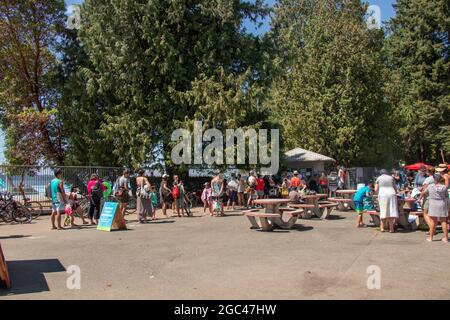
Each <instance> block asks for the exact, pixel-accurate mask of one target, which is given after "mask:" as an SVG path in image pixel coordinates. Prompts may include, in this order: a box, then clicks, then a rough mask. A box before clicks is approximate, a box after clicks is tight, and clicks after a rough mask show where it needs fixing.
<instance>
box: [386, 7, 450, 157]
mask: <svg viewBox="0 0 450 320" xmlns="http://www.w3.org/2000/svg"><path fill="white" fill-rule="evenodd" d="M395 7H396V11H397V14H396V16H395V17H394V18H393V19H392V20H391V21H390V23H389V37H388V38H387V41H386V46H385V50H386V55H387V57H388V67H389V68H390V70H391V76H390V81H389V83H388V85H387V88H388V93H389V95H388V98H389V100H390V103H392V104H393V105H394V106H395V109H396V110H397V112H396V116H397V117H396V126H395V128H396V129H397V131H398V135H399V145H401V146H402V150H404V158H405V159H406V160H409V161H416V160H421V161H429V162H439V161H440V156H439V155H440V150H441V149H444V150H445V151H446V153H447V155H450V134H449V133H450V130H449V129H450V127H449V123H450V60H449V59H450V51H449V50H450V49H449V46H450V40H449V39H450V35H449V30H450V15H449V8H450V3H449V2H448V1H446V0H433V1H429V0H398V2H397V4H396V6H395ZM447 161H448V158H447Z"/></svg>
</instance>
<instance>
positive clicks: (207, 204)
mask: <svg viewBox="0 0 450 320" xmlns="http://www.w3.org/2000/svg"><path fill="white" fill-rule="evenodd" d="M201 199H202V202H203V215H206V208H208V209H209V213H210V214H211V215H212V214H213V212H212V194H211V184H210V183H208V182H206V183H205V184H204V188H203V192H202V196H201Z"/></svg>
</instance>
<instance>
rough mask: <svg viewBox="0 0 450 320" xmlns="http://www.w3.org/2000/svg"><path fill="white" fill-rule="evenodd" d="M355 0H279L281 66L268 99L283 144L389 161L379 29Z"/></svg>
mask: <svg viewBox="0 0 450 320" xmlns="http://www.w3.org/2000/svg"><path fill="white" fill-rule="evenodd" d="M366 10H367V7H366V5H365V4H362V3H361V1H359V0H323V1H314V0H281V1H279V3H278V5H277V6H276V8H275V19H274V22H273V32H272V34H273V37H274V41H275V43H276V49H277V51H278V55H279V56H278V58H277V59H276V60H275V64H276V66H277V68H278V71H277V73H276V77H275V79H274V81H273V86H272V89H271V93H270V94H271V98H270V99H269V102H268V107H269V108H271V109H272V112H273V114H274V117H275V119H276V120H277V121H278V122H279V123H280V125H281V127H282V132H283V137H284V139H285V144H286V147H288V148H293V147H303V148H305V149H309V150H312V151H315V152H319V153H323V154H326V155H328V156H332V157H334V158H335V159H337V160H338V161H339V162H341V163H345V164H347V165H351V164H358V165H371V164H379V163H380V162H389V161H391V160H390V159H387V158H386V156H389V155H390V154H391V153H390V150H389V147H390V145H391V144H390V138H389V134H388V133H389V132H388V131H389V130H387V129H386V127H387V126H388V121H387V115H388V112H389V108H388V106H387V105H386V104H385V103H384V99H383V94H384V92H383V79H384V76H385V71H384V68H383V60H382V55H381V48H382V43H383V31H382V30H369V29H368V28H367V25H366V20H365V18H366Z"/></svg>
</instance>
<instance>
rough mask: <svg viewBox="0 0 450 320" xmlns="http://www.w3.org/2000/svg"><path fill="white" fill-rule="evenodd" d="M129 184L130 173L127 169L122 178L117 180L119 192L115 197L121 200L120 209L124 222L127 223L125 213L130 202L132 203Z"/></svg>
mask: <svg viewBox="0 0 450 320" xmlns="http://www.w3.org/2000/svg"><path fill="white" fill-rule="evenodd" d="M129 182H130V171H129V170H128V169H125V170H124V171H123V174H122V176H121V177H119V179H117V191H116V194H115V196H116V197H117V198H118V199H119V208H120V212H121V215H122V219H123V221H124V222H126V221H127V220H126V219H125V212H126V210H127V206H128V202H129V201H130V194H129V192H130V188H129V187H128V184H129Z"/></svg>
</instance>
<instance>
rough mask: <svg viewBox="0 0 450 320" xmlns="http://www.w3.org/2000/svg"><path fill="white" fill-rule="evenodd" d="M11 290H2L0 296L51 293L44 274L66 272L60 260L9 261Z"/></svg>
mask: <svg viewBox="0 0 450 320" xmlns="http://www.w3.org/2000/svg"><path fill="white" fill-rule="evenodd" d="M6 263H7V265H8V271H9V276H10V278H11V286H12V288H11V289H4V290H3V289H2V290H0V296H8V295H19V294H27V293H36V292H44V291H50V289H49V287H48V285H47V281H46V280H45V276H44V273H50V272H65V271H66V269H65V268H64V266H63V265H62V264H61V262H59V260H58V259H44V260H20V261H7V262H6Z"/></svg>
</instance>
